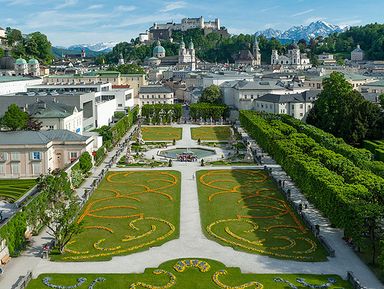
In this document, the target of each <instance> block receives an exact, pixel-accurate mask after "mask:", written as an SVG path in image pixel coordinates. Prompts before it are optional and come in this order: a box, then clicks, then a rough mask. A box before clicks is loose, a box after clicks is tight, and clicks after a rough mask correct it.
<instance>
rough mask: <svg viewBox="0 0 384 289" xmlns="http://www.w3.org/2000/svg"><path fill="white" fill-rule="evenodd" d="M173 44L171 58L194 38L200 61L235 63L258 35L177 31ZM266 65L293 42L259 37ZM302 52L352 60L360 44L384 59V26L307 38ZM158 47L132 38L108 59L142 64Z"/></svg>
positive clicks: (169, 47) (370, 55) (374, 57)
mask: <svg viewBox="0 0 384 289" xmlns="http://www.w3.org/2000/svg"><path fill="white" fill-rule="evenodd" d="M172 37H173V42H170V41H162V42H161V45H162V46H163V47H164V48H165V49H166V53H167V56H170V55H177V53H178V49H179V43H180V42H181V39H182V38H183V39H184V41H185V42H186V44H188V42H189V41H190V40H191V39H192V40H193V43H194V44H195V49H196V55H197V57H198V58H200V59H202V60H205V61H208V62H219V63H225V62H231V63H233V62H234V59H233V55H234V54H236V53H237V52H238V51H239V50H242V49H251V48H252V45H253V43H254V36H253V35H249V34H239V35H232V36H229V37H223V36H222V35H220V34H219V33H215V32H213V33H210V34H208V35H204V31H203V30H200V29H191V30H188V31H185V32H182V31H174V33H173V35H172ZM258 41H259V47H260V50H261V55H262V61H263V64H270V58H271V51H272V49H277V50H278V51H279V52H280V53H282V52H286V51H287V50H288V48H289V45H290V44H289V43H288V44H287V43H285V44H282V43H281V42H280V41H279V40H277V39H275V38H272V39H267V38H265V37H264V36H262V35H261V36H258ZM298 44H299V47H300V49H301V50H302V52H307V53H308V55H309V57H310V58H311V60H312V62H313V63H314V64H317V61H316V57H315V56H316V55H318V54H321V53H323V52H327V53H334V54H336V56H337V58H338V59H340V60H342V59H344V58H348V57H350V52H351V51H352V50H353V49H355V48H356V46H357V44H360V45H361V48H362V49H363V50H365V52H366V58H367V59H368V60H384V24H377V23H375V24H368V25H366V26H360V27H351V28H350V29H349V30H347V31H345V32H342V33H335V34H332V35H330V36H328V37H326V38H323V37H317V38H312V39H310V40H309V41H306V40H304V39H302V40H299V41H298ZM155 45H156V44H155V43H153V44H152V45H141V44H139V43H138V40H137V39H136V40H135V39H132V40H131V42H130V43H128V42H122V43H119V44H117V45H116V46H115V47H114V48H113V50H112V51H111V52H110V53H107V54H106V55H104V56H101V58H104V60H105V62H106V63H117V62H118V59H119V56H120V53H121V54H123V56H124V58H125V60H126V61H137V62H138V63H142V62H143V61H144V59H145V58H146V57H149V56H152V49H153V48H154V46H155Z"/></svg>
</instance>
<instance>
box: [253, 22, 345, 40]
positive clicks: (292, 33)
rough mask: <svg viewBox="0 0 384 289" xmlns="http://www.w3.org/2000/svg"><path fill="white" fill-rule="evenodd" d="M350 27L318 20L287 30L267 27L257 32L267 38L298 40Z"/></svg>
mask: <svg viewBox="0 0 384 289" xmlns="http://www.w3.org/2000/svg"><path fill="white" fill-rule="evenodd" d="M347 28H348V27H345V28H341V27H340V26H337V25H333V24H329V23H327V22H324V21H316V22H312V23H311V24H309V25H307V26H304V25H300V26H294V27H291V28H289V29H288V30H286V31H280V30H276V29H272V28H269V29H266V30H263V31H257V32H256V33H255V35H256V36H259V35H264V36H265V37H266V38H277V39H285V40H295V41H298V40H300V39H306V40H308V39H310V38H316V37H318V36H323V37H325V36H328V35H330V34H333V33H338V32H343V31H345V30H346V29H347Z"/></svg>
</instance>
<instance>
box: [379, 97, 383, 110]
mask: <svg viewBox="0 0 384 289" xmlns="http://www.w3.org/2000/svg"><path fill="white" fill-rule="evenodd" d="M379 102H380V105H381V108H383V109H384V93H383V94H380V95H379Z"/></svg>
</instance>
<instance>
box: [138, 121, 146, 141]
mask: <svg viewBox="0 0 384 289" xmlns="http://www.w3.org/2000/svg"><path fill="white" fill-rule="evenodd" d="M137 143H138V144H141V145H143V144H145V142H144V140H143V133H142V132H141V121H139V124H138V126H137Z"/></svg>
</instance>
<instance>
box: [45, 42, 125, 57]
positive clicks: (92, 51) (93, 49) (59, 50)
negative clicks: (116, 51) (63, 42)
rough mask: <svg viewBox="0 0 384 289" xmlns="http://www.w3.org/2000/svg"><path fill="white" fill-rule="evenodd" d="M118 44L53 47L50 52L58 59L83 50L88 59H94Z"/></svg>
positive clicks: (102, 43) (104, 43)
mask: <svg viewBox="0 0 384 289" xmlns="http://www.w3.org/2000/svg"><path fill="white" fill-rule="evenodd" d="M117 43H118V42H101V43H96V44H74V45H71V46H68V47H64V46H56V47H55V46H54V47H52V52H53V54H54V56H55V57H57V58H60V57H61V56H62V55H63V54H64V55H72V54H80V53H81V50H82V49H83V48H84V50H85V54H86V55H87V56H89V57H96V56H99V55H101V54H104V53H107V52H110V51H112V49H113V47H115V45H116V44H117Z"/></svg>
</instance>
